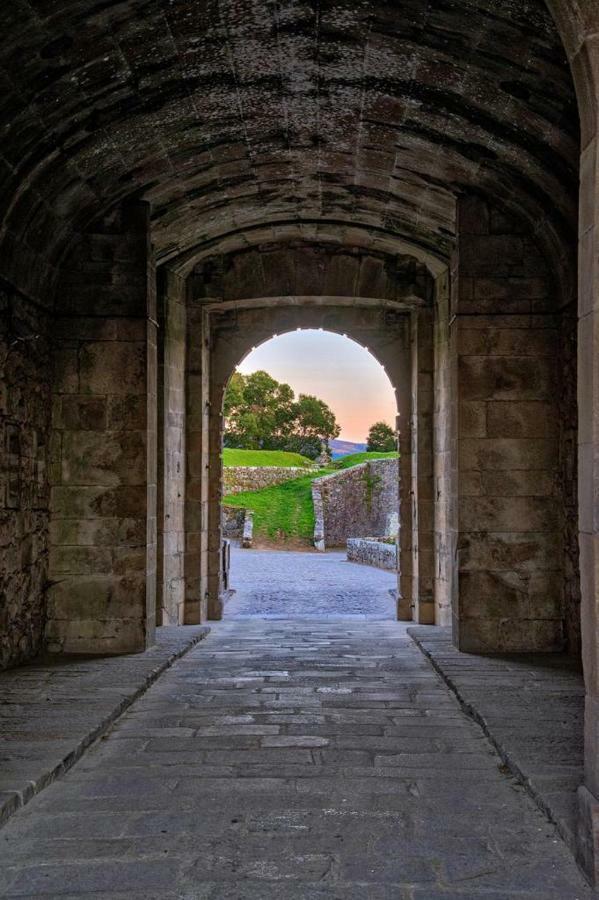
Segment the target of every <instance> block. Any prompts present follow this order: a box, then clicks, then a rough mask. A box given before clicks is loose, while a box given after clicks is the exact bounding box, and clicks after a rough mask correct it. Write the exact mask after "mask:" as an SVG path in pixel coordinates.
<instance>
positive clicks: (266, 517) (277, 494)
mask: <svg viewBox="0 0 599 900" xmlns="http://www.w3.org/2000/svg"><path fill="white" fill-rule="evenodd" d="M268 452H269V451H266V450H225V453H226V454H227V453H234V454H238V453H247V454H250V455H251V454H253V455H254V456H256V457H258V458H260V454H265V453H268ZM280 455H283V456H292V457H294V456H297V454H294V453H287V454H280ZM397 455H398V454H397V453H354V454H352V455H351V456H345V457H343V459H339V460H336V461H335V462H334V463H332V465H331V467H330V468H327V469H318V470H317V471H313V472H311V473H310V474H306V475H302V476H301V477H300V478H293V479H292V480H291V481H286V482H284V483H283V484H276V485H273V486H272V487H267V488H262V490H260V491H245V492H244V493H243V494H233V495H229V496H227V497H224V498H223V503H226V505H227V506H241V507H244V508H246V509H252V510H253V511H254V534H255V536H256V537H257V538H260V537H263V538H267V539H268V541H276V542H277V543H280V544H281V545H284V544H285V542H288V541H290V542H300V543H305V544H311V543H312V539H313V537H314V507H313V504H312V482H313V481H314V479H315V478H321V477H322V476H323V475H330V474H331V473H333V472H337V471H339V470H340V469H349V468H351V467H352V466H357V465H359V464H360V463H363V462H368V461H369V460H372V459H393V458H397ZM303 458H304V457H301V456H300V457H299V459H303ZM225 465H227V462H225ZM228 465H248V466H250V465H280V463H276V464H275V463H264V462H262V463H260V462H247V463H228ZM291 465H297V463H291Z"/></svg>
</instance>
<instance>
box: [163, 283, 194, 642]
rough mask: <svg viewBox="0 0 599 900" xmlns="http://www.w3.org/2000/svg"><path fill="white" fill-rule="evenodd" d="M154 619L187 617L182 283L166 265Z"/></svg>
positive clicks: (168, 620) (171, 620) (168, 621)
mask: <svg viewBox="0 0 599 900" xmlns="http://www.w3.org/2000/svg"><path fill="white" fill-rule="evenodd" d="M158 284H159V293H158V320H159V323H160V330H159V347H158V498H157V503H158V516H157V518H158V554H157V624H159V625H182V624H183V622H184V621H185V609H184V606H185V577H184V558H185V412H186V410H185V366H186V329H187V309H186V283H185V279H183V278H181V277H180V276H179V275H177V274H176V273H175V272H171V271H169V270H164V271H162V272H161V273H160V277H159V280H158Z"/></svg>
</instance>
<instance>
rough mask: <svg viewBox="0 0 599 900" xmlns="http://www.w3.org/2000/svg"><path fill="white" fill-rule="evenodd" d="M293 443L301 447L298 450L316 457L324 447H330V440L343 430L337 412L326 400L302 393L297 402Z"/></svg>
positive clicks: (305, 454) (326, 448)
mask: <svg viewBox="0 0 599 900" xmlns="http://www.w3.org/2000/svg"><path fill="white" fill-rule="evenodd" d="M294 411H295V418H294V422H293V435H292V441H293V443H294V444H295V445H296V446H297V447H298V448H301V449H298V450H297V452H299V453H302V454H303V455H304V456H309V457H310V458H311V459H316V457H317V456H319V455H320V453H321V452H322V450H323V449H325V450H327V451H328V449H329V441H330V440H332V439H333V438H336V437H338V436H339V433H340V431H341V429H340V427H339V425H338V424H337V420H336V419H335V413H334V412H333V410H332V409H331V408H330V407H329V406H327V404H326V403H325V402H324V400H319V399H318V397H313V396H311V395H310V394H300V395H299V398H298V401H297V403H296V404H295V410H294Z"/></svg>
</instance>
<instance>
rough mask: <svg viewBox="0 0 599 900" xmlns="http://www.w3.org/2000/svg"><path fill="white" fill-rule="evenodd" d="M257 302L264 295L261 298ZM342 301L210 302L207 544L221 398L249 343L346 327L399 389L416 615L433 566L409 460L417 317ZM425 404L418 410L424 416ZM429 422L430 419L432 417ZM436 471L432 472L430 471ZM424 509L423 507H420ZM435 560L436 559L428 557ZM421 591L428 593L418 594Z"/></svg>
mask: <svg viewBox="0 0 599 900" xmlns="http://www.w3.org/2000/svg"><path fill="white" fill-rule="evenodd" d="M259 302H260V301H259ZM359 304H360V300H359V298H357V299H356V301H355V305H352V306H343V305H338V301H335V300H334V299H332V298H331V299H327V298H310V300H308V299H307V298H305V299H304V302H303V303H302V301H301V299H299V300H298V303H297V304H296V305H288V300H281V301H279V302H278V303H276V302H275V303H272V302H271V303H270V304H268V305H265V306H261V305H258V303H257V304H252V305H251V306H250V307H244V306H243V305H238V304H231V305H227V306H228V308H227V309H223V308H222V307H214V308H212V309H209V310H208V312H209V316H210V333H211V346H212V351H211V354H212V361H211V367H210V424H209V434H210V449H209V458H210V462H209V473H210V474H209V478H210V484H209V491H208V493H209V497H210V506H209V513H208V517H209V518H208V521H209V539H208V540H209V546H212V547H216V546H218V547H220V541H221V527H220V500H221V494H222V459H221V448H222V401H223V396H224V390H225V387H226V385H227V383H228V380H229V378H230V376H231V374H232V373H233V371H234V369H235V367H236V366H237V365H238V364H239V362H240V361H241V360H242V359H243V357H244V356H245V355H247V353H248V352H249V351H250V350H251V349H252V347H254V346H257V345H259V344H261V343H263V342H264V341H266V340H268V339H269V338H271V337H273V336H274V335H277V334H284V333H286V332H288V331H294V330H296V329H297V328H316V329H322V330H324V331H334V332H337V333H340V334H345V335H347V336H348V337H350V338H352V339H353V340H355V341H356V342H357V343H358V344H360V345H361V346H363V347H364V348H365V349H367V350H368V351H369V352H370V353H372V355H373V356H374V357H375V359H377V360H378V361H379V362H380V363H381V364H382V365H383V366H384V368H385V371H386V372H387V375H388V377H389V379H390V381H391V383H392V385H393V387H394V389H395V391H396V397H397V403H398V420H397V426H398V430H399V435H400V437H399V449H400V454H401V456H400V484H399V508H400V575H399V578H398V585H397V587H398V603H397V615H398V618H400V619H408V620H409V619H411V618H412V614H413V609H414V607H415V606H416V598H418V604H417V611H416V615H417V616H418V615H419V616H420V617H421V618H422V619H423V618H424V609H425V607H426V603H425V601H424V596H425V595H426V593H427V589H426V586H425V585H426V584H427V583H428V598H429V603H432V597H433V589H432V566H431V568H429V569H428V571H427V572H425V571H424V566H425V558H426V554H422V556H421V557H420V558H418V556H417V554H416V551H417V546H418V534H417V529H418V518H417V494H415V493H414V484H415V481H416V478H415V476H414V475H413V468H414V466H413V463H412V458H411V457H412V429H413V428H414V427H415V425H416V427H417V424H416V423H415V421H414V419H415V415H417V410H416V409H413V407H412V396H413V392H412V383H411V382H412V361H411V357H412V346H411V342H412V333H411V332H412V321H411V317H410V314H409V313H403V314H402V313H400V312H398V311H397V310H394V309H392V308H386V309H385V308H380V307H377V306H376V305H375V306H371V307H368V306H360V305H359ZM423 414H424V413H423V411H422V410H421V415H423ZM428 423H429V427H432V421H431V419H430V416H429V420H428ZM431 474H432V473H431ZM422 516H423V514H422ZM219 561H220V557H219V556H218V555H217V554H216V553H214V554H212V555H209V557H208V573H209V574H208V578H209V598H208V604H209V611H210V612H211V616H213V617H215V618H220V614H221V605H220V601H219V594H220V585H219V584H218V573H219V572H220V565H219ZM429 562H430V563H432V560H430V561H429ZM420 597H422V598H423V599H422V600H420Z"/></svg>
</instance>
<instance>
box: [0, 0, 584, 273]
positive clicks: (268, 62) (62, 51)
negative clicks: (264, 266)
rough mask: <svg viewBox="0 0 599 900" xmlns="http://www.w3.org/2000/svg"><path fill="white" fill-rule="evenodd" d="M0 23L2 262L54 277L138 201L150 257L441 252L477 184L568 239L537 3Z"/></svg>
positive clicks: (83, 13)
mask: <svg viewBox="0 0 599 900" xmlns="http://www.w3.org/2000/svg"><path fill="white" fill-rule="evenodd" d="M0 25H1V26H2V30H3V34H4V36H5V39H4V41H3V43H2V47H1V48H0V78H1V79H2V96H3V100H4V105H3V109H2V112H1V113H0V117H1V120H2V122H3V125H4V129H3V141H2V150H1V156H0V217H1V221H2V226H1V228H2V230H1V231H0V238H5V242H6V245H7V246H10V247H18V246H24V247H28V248H29V249H30V250H31V252H32V253H40V252H41V253H43V254H45V256H46V257H47V258H48V259H49V260H51V261H52V262H53V263H56V262H57V261H58V260H59V259H60V258H61V257H62V255H63V254H64V253H65V248H67V247H69V246H70V244H71V242H72V240H73V236H74V234H76V233H77V232H78V231H80V230H82V229H85V228H86V227H87V226H88V225H89V223H90V222H92V221H93V220H94V218H95V217H97V216H98V215H100V214H102V213H104V212H105V211H106V210H107V209H109V208H110V207H111V206H112V205H114V203H115V202H118V201H119V200H120V199H124V198H126V197H138V198H145V199H147V200H148V201H149V202H150V203H151V204H152V209H153V219H152V231H153V241H154V244H155V247H156V251H157V255H158V260H159V261H166V260H171V259H175V258H176V257H177V256H179V255H180V254H184V255H186V254H189V252H191V251H192V249H193V248H196V247H198V245H199V244H200V243H206V244H212V243H214V242H215V241H217V240H218V239H219V236H222V235H228V234H230V233H231V232H233V231H242V230H244V229H254V228H257V227H259V226H260V225H269V224H270V223H275V222H278V221H284V222H289V221H294V220H295V221H304V220H331V221H332V220H335V221H346V222H347V223H352V222H357V223H359V224H360V227H363V228H367V227H371V228H372V229H375V230H376V231H377V232H379V231H383V232H386V233H388V234H389V239H390V240H392V239H394V238H396V237H398V236H399V238H400V239H401V240H404V241H407V242H412V243H414V244H415V245H420V246H423V247H425V248H427V249H428V250H429V251H430V252H431V253H432V255H434V254H435V251H436V252H437V254H438V255H439V256H442V255H444V254H447V248H448V245H449V244H450V243H451V240H452V237H453V234H454V232H455V198H456V196H457V195H459V194H460V193H461V192H463V191H467V190H472V189H475V190H477V191H479V192H481V193H483V194H485V196H487V197H488V198H489V199H490V200H491V201H492V202H495V203H503V204H506V205H508V206H509V207H510V211H512V212H516V211H517V212H518V213H519V214H520V215H522V216H525V217H526V218H527V219H528V221H532V222H535V223H542V228H543V229H547V230H548V231H550V232H552V233H553V234H555V236H556V237H555V241H556V242H560V241H561V242H562V243H570V242H571V241H572V240H573V236H574V234H575V228H576V202H577V197H576V195H577V163H578V143H579V138H578V115H577V104H576V97H575V93H574V88H573V84H572V78H571V75H570V69H569V66H568V62H567V58H566V54H565V51H564V48H563V46H562V43H561V40H560V37H559V34H558V31H557V29H556V27H555V25H554V22H553V20H552V18H551V16H550V14H549V11H548V9H547V7H546V5H545V3H544V2H543V0H520V2H519V3H518V4H515V3H505V2H503V0H459V2H453V3H430V2H427V0H406V2H403V3H402V4H401V6H399V5H398V4H396V3H393V2H389V0H370V2H365V0H319V2H318V3H315V2H310V0H308V2H301V0H279V2H277V3H273V2H269V0H196V2H189V0H130V2H128V3H126V4H124V3H122V2H118V0H105V2H103V3H101V4H98V3H97V0H77V2H75V0H68V2H65V3H63V4H49V3H47V2H44V0H30V2H28V3H25V2H20V0H16V2H14V3H10V4H3V7H2V9H1V10H0ZM548 84H550V85H551V91H548V90H547V85H548ZM431 248H432V249H431Z"/></svg>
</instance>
